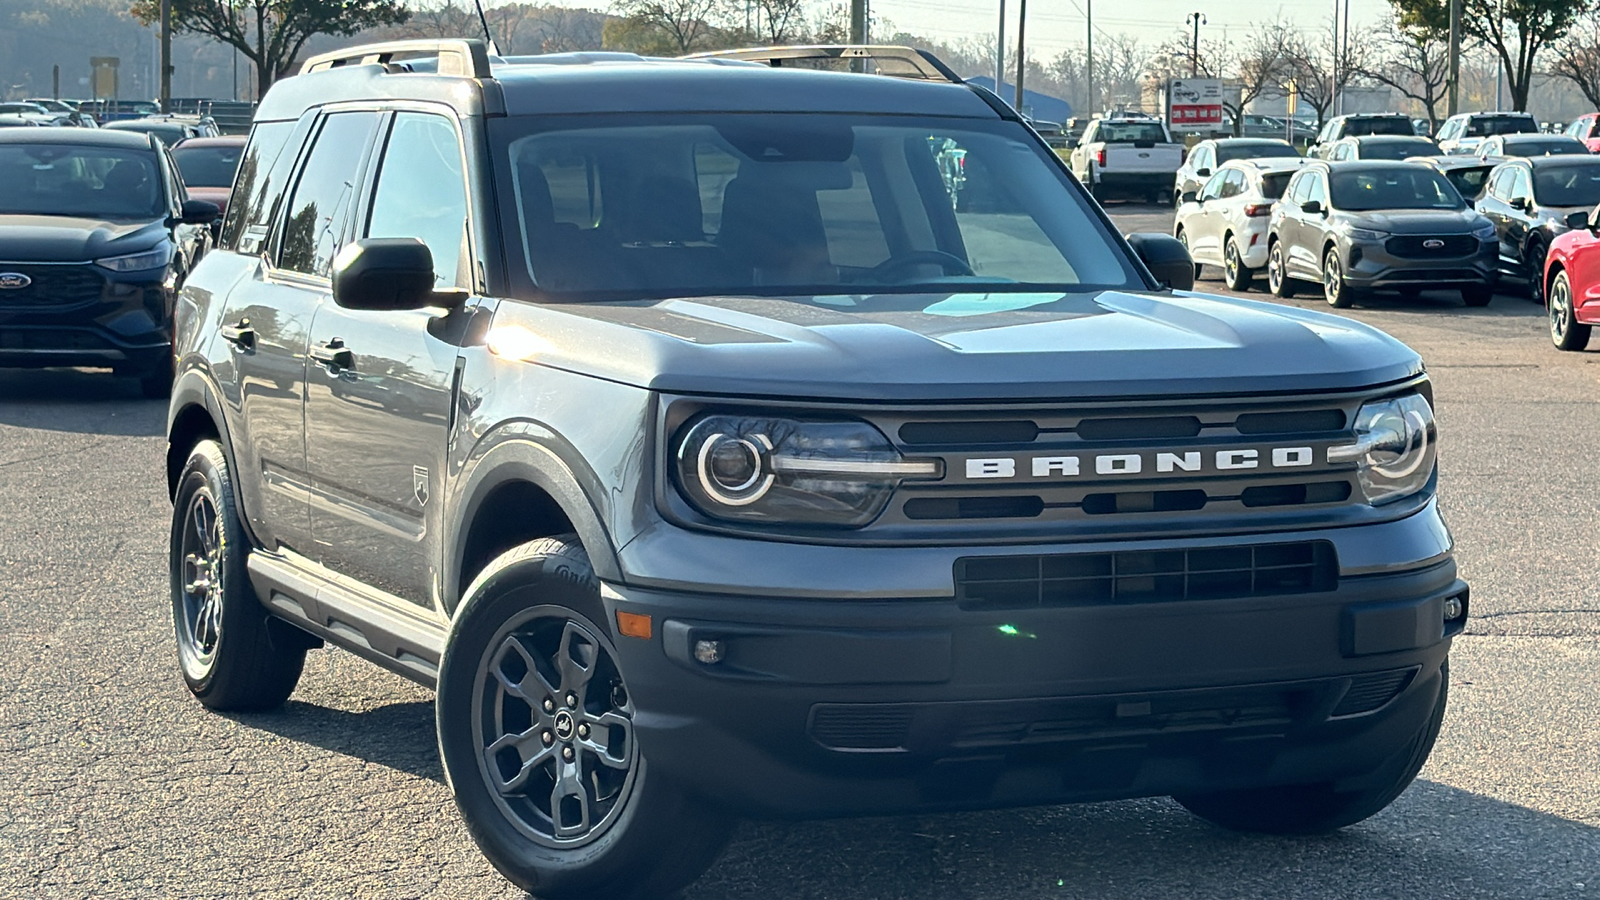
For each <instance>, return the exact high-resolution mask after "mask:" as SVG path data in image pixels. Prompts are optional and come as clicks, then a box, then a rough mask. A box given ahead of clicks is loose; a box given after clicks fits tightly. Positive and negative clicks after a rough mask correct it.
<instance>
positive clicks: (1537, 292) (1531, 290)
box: [1524, 238, 1550, 306]
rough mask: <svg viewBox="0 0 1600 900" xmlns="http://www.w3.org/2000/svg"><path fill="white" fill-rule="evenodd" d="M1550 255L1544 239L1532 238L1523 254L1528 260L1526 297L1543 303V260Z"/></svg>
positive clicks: (1541, 304) (1540, 303)
mask: <svg viewBox="0 0 1600 900" xmlns="http://www.w3.org/2000/svg"><path fill="white" fill-rule="evenodd" d="M1549 255H1550V248H1548V247H1546V246H1545V245H1544V241H1542V240H1539V239H1538V238H1534V239H1533V240H1532V241H1531V242H1530V243H1529V244H1528V250H1527V253H1526V254H1524V256H1525V258H1526V259H1527V262H1528V299H1529V300H1532V301H1533V302H1535V303H1537V304H1539V305H1540V306H1543V305H1544V261H1545V257H1547V256H1549Z"/></svg>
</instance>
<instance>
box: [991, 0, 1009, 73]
mask: <svg viewBox="0 0 1600 900" xmlns="http://www.w3.org/2000/svg"><path fill="white" fill-rule="evenodd" d="M1005 83H1006V0H1000V24H999V26H997V27H996V28H995V30H994V95H995V96H996V97H998V96H1000V92H1001V91H1003V90H1005V88H1004V87H1003V85H1004V84H1005Z"/></svg>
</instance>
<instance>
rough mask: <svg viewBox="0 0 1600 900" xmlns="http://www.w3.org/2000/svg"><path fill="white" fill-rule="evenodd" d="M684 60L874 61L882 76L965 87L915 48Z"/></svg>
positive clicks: (863, 47)
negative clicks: (947, 83)
mask: <svg viewBox="0 0 1600 900" xmlns="http://www.w3.org/2000/svg"><path fill="white" fill-rule="evenodd" d="M683 58H684V59H705V60H745V61H748V62H758V63H766V64H767V65H769V66H772V67H773V68H780V67H782V66H783V65H784V64H785V63H787V62H791V61H794V60H803V59H848V60H856V59H863V60H872V63H873V66H874V67H875V68H876V69H877V72H878V74H879V75H889V76H892V77H895V78H913V79H917V80H920V81H947V82H949V83H951V84H962V83H963V82H962V80H961V76H959V75H957V74H956V73H955V72H953V71H951V69H950V67H949V66H947V65H945V64H944V63H943V62H940V60H939V58H938V57H937V56H934V55H933V54H932V53H929V52H928V51H926V50H918V49H916V48H914V47H897V46H893V45H888V44H803V45H797V46H792V47H751V48H747V49H744V50H716V51H713V52H710V53H692V54H690V55H688V56H685V57H683Z"/></svg>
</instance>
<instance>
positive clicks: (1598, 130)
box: [1562, 113, 1600, 153]
mask: <svg viewBox="0 0 1600 900" xmlns="http://www.w3.org/2000/svg"><path fill="white" fill-rule="evenodd" d="M1562 134H1565V135H1567V136H1568V137H1575V138H1577V139H1578V140H1580V141H1583V145H1584V146H1585V147H1588V148H1589V152H1590V153H1600V113H1588V114H1585V115H1581V116H1579V117H1577V118H1576V119H1573V120H1572V124H1571V125H1568V126H1567V128H1566V130H1565V131H1563V132H1562Z"/></svg>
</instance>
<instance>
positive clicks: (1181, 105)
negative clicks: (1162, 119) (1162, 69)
mask: <svg viewBox="0 0 1600 900" xmlns="http://www.w3.org/2000/svg"><path fill="white" fill-rule="evenodd" d="M1167 124H1168V125H1169V126H1171V127H1173V128H1178V129H1191V128H1193V129H1199V128H1214V127H1219V126H1221V125H1222V80H1221V79H1219V78H1173V79H1171V80H1170V81H1168V82H1167Z"/></svg>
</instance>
